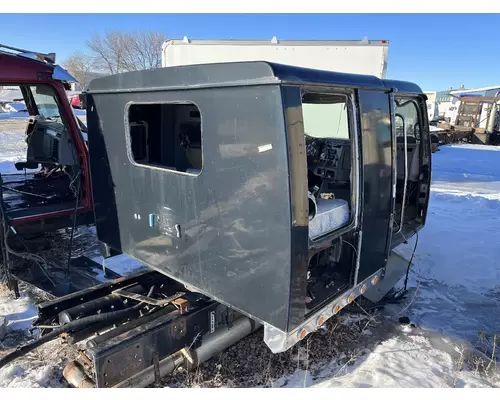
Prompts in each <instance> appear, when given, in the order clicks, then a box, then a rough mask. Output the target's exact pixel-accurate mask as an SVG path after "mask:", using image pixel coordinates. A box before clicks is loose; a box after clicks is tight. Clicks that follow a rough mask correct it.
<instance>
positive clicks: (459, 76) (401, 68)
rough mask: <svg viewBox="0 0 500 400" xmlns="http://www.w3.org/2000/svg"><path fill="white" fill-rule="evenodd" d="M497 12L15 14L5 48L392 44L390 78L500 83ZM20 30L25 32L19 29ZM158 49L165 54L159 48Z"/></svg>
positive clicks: (441, 85) (2, 33)
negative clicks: (101, 37) (133, 35)
mask: <svg viewBox="0 0 500 400" xmlns="http://www.w3.org/2000/svg"><path fill="white" fill-rule="evenodd" d="M499 23H500V14H452V15H446V14H372V15H368V14H289V15H286V14H45V15H43V16H41V15H37V14H24V15H21V14H11V15H5V14H4V15H3V16H2V23H1V24H0V38H1V42H2V43H4V44H10V45H13V46H17V47H23V48H27V49H30V50H31V49H32V50H38V51H43V52H56V53H57V57H58V61H59V62H60V61H62V60H63V59H64V58H66V57H67V56H69V55H70V54H71V53H72V52H74V51H76V50H86V45H85V42H86V40H87V39H89V38H90V37H91V36H92V35H93V34H94V33H96V32H100V33H104V32H105V31H107V30H114V29H117V30H124V31H138V30H157V31H161V32H164V33H165V34H166V35H167V37H169V38H172V39H177V38H182V37H184V36H188V37H190V38H196V39H271V38H272V37H273V36H277V37H278V38H279V39H362V38H363V37H364V36H368V38H369V39H387V40H389V41H390V45H389V64H388V78H392V79H403V80H410V81H414V82H415V83H417V84H419V85H420V86H421V87H422V88H423V89H424V90H442V89H446V88H448V87H450V86H453V87H459V86H460V85H461V84H464V85H465V86H466V87H481V86H493V85H500V74H499V73H497V71H498V70H499V65H500V41H499V40H498V35H496V34H494V33H492V32H494V30H495V29H496V28H497V26H498V25H499ZM21 26H22V27H23V30H22V31H20V30H19V27H21ZM158 51H160V49H158Z"/></svg>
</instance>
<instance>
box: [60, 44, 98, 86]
mask: <svg viewBox="0 0 500 400" xmlns="http://www.w3.org/2000/svg"><path fill="white" fill-rule="evenodd" d="M96 61H97V60H96V58H95V57H94V56H92V55H89V54H85V53H81V52H77V53H74V54H72V55H71V56H70V57H69V58H67V59H66V60H65V61H64V62H63V66H64V67H65V68H66V69H67V70H68V71H69V73H70V74H72V75H73V76H74V77H75V78H76V79H77V80H78V83H80V85H81V86H82V88H85V87H87V85H88V83H89V82H90V80H91V79H92V77H91V74H92V72H93V70H94V68H95V67H96Z"/></svg>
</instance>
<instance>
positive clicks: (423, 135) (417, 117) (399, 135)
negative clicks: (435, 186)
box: [391, 94, 431, 248]
mask: <svg viewBox="0 0 500 400" xmlns="http://www.w3.org/2000/svg"><path fill="white" fill-rule="evenodd" d="M394 110H395V118H394V120H395V124H394V125H395V126H394V129H395V136H396V193H395V194H396V196H395V207H394V223H393V233H392V240H391V242H392V248H394V247H395V246H397V245H399V244H401V243H403V242H406V241H407V239H408V238H410V237H411V236H413V235H414V234H415V233H416V232H417V231H418V230H419V229H421V228H422V227H423V225H424V223H425V217H426V214H427V205H428V201H429V186H430V161H431V160H430V154H431V144H430V134H429V128H428V118H427V112H426V110H427V107H426V103H425V98H424V97H423V95H422V96H419V95H406V94H397V95H395V96H394Z"/></svg>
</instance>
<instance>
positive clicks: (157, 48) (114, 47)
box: [87, 31, 166, 74]
mask: <svg viewBox="0 0 500 400" xmlns="http://www.w3.org/2000/svg"><path fill="white" fill-rule="evenodd" d="M165 39H166V36H165V35H164V34H162V33H158V32H137V33H128V32H119V31H112V32H108V33H106V34H105V35H104V37H101V35H99V34H97V35H95V36H94V37H93V38H92V39H91V40H89V41H88V42H87V45H88V47H89V48H90V50H92V52H93V54H94V56H95V58H96V59H97V61H98V64H99V67H100V68H101V69H102V70H107V71H109V73H111V74H116V73H120V72H127V71H137V70H143V69H151V68H159V67H161V46H162V44H163V42H164V41H165Z"/></svg>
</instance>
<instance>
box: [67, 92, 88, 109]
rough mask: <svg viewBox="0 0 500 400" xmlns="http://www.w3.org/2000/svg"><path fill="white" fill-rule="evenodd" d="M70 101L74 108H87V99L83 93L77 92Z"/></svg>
mask: <svg viewBox="0 0 500 400" xmlns="http://www.w3.org/2000/svg"><path fill="white" fill-rule="evenodd" d="M69 102H70V104H71V106H72V107H73V108H78V109H80V110H81V109H85V99H84V95H83V94H81V93H80V94H75V95H74V96H71V97H70V98H69Z"/></svg>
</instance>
